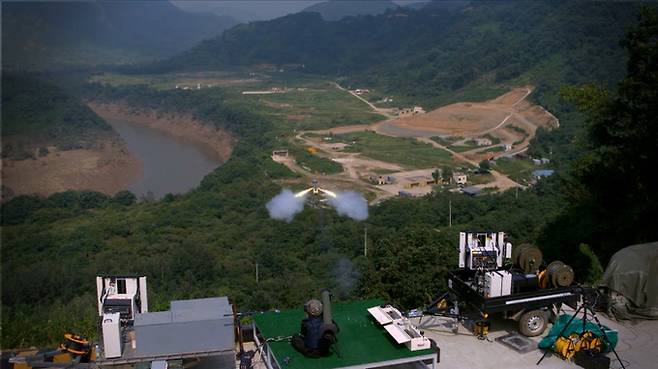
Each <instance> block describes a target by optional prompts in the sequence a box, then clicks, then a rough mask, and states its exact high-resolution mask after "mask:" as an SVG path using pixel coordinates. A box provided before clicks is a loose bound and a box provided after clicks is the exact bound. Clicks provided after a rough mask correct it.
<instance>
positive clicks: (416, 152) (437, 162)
mask: <svg viewBox="0 0 658 369" xmlns="http://www.w3.org/2000/svg"><path fill="white" fill-rule="evenodd" d="M354 139H356V142H355V143H352V141H353V140H354ZM334 140H335V141H336V142H345V143H350V146H348V147H346V148H345V151H347V152H358V153H361V154H363V156H367V157H369V158H373V159H377V160H381V161H385V162H389V163H396V164H400V165H403V166H405V167H407V168H433V167H444V166H453V165H454V164H455V163H454V161H453V158H452V155H450V153H449V152H447V151H445V150H441V149H438V148H436V147H433V146H432V145H429V144H425V143H421V142H418V141H417V140H415V139H411V138H397V137H388V136H381V135H378V134H376V133H373V132H358V133H352V134H348V135H336V136H334Z"/></svg>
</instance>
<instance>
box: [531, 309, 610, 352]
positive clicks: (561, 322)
mask: <svg viewBox="0 0 658 369" xmlns="http://www.w3.org/2000/svg"><path fill="white" fill-rule="evenodd" d="M571 317H572V315H568V314H562V315H560V316H559V318H558V319H557V320H556V321H555V324H553V328H551V330H550V331H549V332H548V335H547V336H546V337H544V338H543V339H542V340H541V341H539V348H540V349H544V350H546V349H551V350H554V348H555V347H554V345H555V340H557V337H558V335H559V334H560V332H561V331H562V329H563V328H564V326H566V325H567V323H569V319H571ZM603 329H604V330H605V334H606V335H607V336H608V339H609V340H610V344H611V345H608V344H607V342H606V341H605V339H603V334H602V333H601V328H599V326H598V325H597V324H595V323H592V322H590V321H589V319H587V323H586V324H585V331H590V332H592V333H594V334H595V335H596V336H598V337H601V338H602V339H603V342H604V346H603V352H610V351H612V349H614V348H615V346H617V341H619V336H618V335H617V331H615V330H612V329H610V328H608V327H606V326H603ZM571 333H578V334H580V333H583V320H582V319H579V318H575V319H574V320H573V321H572V322H571V324H569V326H568V327H567V328H566V329H565V330H564V333H562V336H563V337H568V336H569V335H570V334H571Z"/></svg>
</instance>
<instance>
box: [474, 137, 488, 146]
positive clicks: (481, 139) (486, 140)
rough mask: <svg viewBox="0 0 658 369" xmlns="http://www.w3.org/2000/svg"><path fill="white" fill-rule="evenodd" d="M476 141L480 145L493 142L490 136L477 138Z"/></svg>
mask: <svg viewBox="0 0 658 369" xmlns="http://www.w3.org/2000/svg"><path fill="white" fill-rule="evenodd" d="M475 143H476V144H477V145H478V146H491V144H492V142H491V140H490V139H488V138H477V139H475Z"/></svg>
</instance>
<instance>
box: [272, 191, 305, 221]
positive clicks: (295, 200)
mask: <svg viewBox="0 0 658 369" xmlns="http://www.w3.org/2000/svg"><path fill="white" fill-rule="evenodd" d="M305 201H306V196H303V197H295V194H294V193H292V191H290V190H288V189H285V190H282V191H281V192H280V193H279V194H278V195H276V196H274V197H273V198H272V200H270V201H269V202H268V203H267V205H265V207H266V208H267V211H268V212H269V213H270V218H272V219H277V220H285V221H286V222H288V223H290V222H291V221H292V218H294V217H295V215H296V214H297V213H300V212H301V211H302V210H304V202H305Z"/></svg>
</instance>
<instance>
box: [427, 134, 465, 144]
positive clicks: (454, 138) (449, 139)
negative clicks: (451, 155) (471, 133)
mask: <svg viewBox="0 0 658 369" xmlns="http://www.w3.org/2000/svg"><path fill="white" fill-rule="evenodd" d="M430 139H431V140H432V141H434V142H436V143H438V144H439V145H443V146H450V145H451V144H452V143H454V142H457V141H459V140H461V139H462V137H459V136H447V137H441V136H433V137H430Z"/></svg>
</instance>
